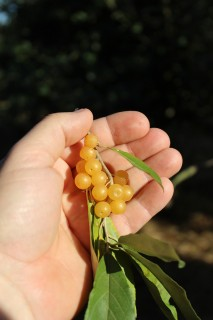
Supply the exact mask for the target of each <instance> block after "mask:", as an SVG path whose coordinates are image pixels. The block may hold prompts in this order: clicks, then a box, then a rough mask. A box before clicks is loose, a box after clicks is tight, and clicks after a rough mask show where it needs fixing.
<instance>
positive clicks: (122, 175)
mask: <svg viewBox="0 0 213 320" xmlns="http://www.w3.org/2000/svg"><path fill="white" fill-rule="evenodd" d="M113 181H114V183H115V184H120V185H125V184H127V183H128V181H129V175H128V173H127V172H126V171H124V170H118V171H116V172H115V174H114V177H113Z"/></svg>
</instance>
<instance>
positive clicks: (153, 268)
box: [125, 247, 200, 320]
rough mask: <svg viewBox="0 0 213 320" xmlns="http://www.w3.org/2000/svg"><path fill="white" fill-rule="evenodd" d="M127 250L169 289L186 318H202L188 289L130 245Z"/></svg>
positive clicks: (194, 319)
mask: <svg viewBox="0 0 213 320" xmlns="http://www.w3.org/2000/svg"><path fill="white" fill-rule="evenodd" d="M125 251H126V252H127V253H128V254H129V255H130V256H132V257H133V258H134V259H135V260H136V261H137V262H139V263H140V264H142V265H143V266H144V267H146V268H147V270H149V272H151V273H152V274H153V275H154V276H155V277H156V279H158V281H159V282H160V283H161V284H162V286H163V287H164V288H165V289H166V290H167V291H168V293H169V294H170V296H171V297H172V299H173V300H174V302H175V304H176V305H177V307H178V308H179V309H180V311H181V313H182V314H183V316H184V318H185V319H186V320H200V318H199V316H198V315H197V314H196V312H195V310H194V309H193V307H192V305H191V303H190V301H189V300H188V298H187V295H186V291H185V290H184V289H183V288H182V287H181V286H180V285H179V284H178V283H177V282H175V281H174V280H173V279H172V278H170V277H169V276H168V275H167V274H166V273H165V272H164V271H163V270H162V269H161V268H160V267H159V266H158V265H157V264H155V263H153V262H151V261H150V260H148V259H146V258H144V257H143V256H141V255H140V254H139V253H138V252H136V251H134V250H132V249H130V248H128V247H126V248H125ZM144 276H146V274H144ZM150 292H151V291H150ZM151 293H152V292H151ZM153 298H155V297H154V296H153Z"/></svg>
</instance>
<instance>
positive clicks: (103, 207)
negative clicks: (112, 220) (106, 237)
mask: <svg viewBox="0 0 213 320" xmlns="http://www.w3.org/2000/svg"><path fill="white" fill-rule="evenodd" d="M94 211H95V215H96V216H97V217H99V218H105V217H108V216H109V215H110V213H111V206H110V204H109V203H108V202H106V201H100V202H98V203H96V205H95V208H94Z"/></svg>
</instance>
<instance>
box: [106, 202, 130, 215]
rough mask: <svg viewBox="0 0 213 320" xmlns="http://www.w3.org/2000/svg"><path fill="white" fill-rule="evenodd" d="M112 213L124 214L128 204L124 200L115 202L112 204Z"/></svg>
mask: <svg viewBox="0 0 213 320" xmlns="http://www.w3.org/2000/svg"><path fill="white" fill-rule="evenodd" d="M110 206H111V211H112V213H114V214H121V213H124V212H125V210H126V203H125V201H123V200H113V201H112V202H110Z"/></svg>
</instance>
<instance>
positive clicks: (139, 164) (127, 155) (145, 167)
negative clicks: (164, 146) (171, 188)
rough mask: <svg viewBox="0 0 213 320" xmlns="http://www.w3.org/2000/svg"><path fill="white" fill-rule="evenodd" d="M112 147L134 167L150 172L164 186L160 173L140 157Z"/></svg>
mask: <svg viewBox="0 0 213 320" xmlns="http://www.w3.org/2000/svg"><path fill="white" fill-rule="evenodd" d="M110 149H111V150H113V151H115V152H117V153H119V154H120V155H121V156H122V157H124V158H125V159H126V160H128V161H129V162H130V163H131V164H132V165H133V166H134V167H136V168H138V169H140V170H142V171H144V172H146V173H147V174H149V175H150V176H151V177H152V178H153V179H154V180H155V181H156V182H157V183H158V184H159V185H160V186H161V187H162V188H163V185H162V181H161V178H160V177H159V175H158V174H157V173H156V172H155V171H154V170H153V169H152V168H150V167H149V166H148V165H147V164H146V163H145V162H144V161H142V160H140V159H139V158H137V157H135V156H133V155H132V154H130V153H128V152H126V151H122V150H119V149H116V148H110Z"/></svg>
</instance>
